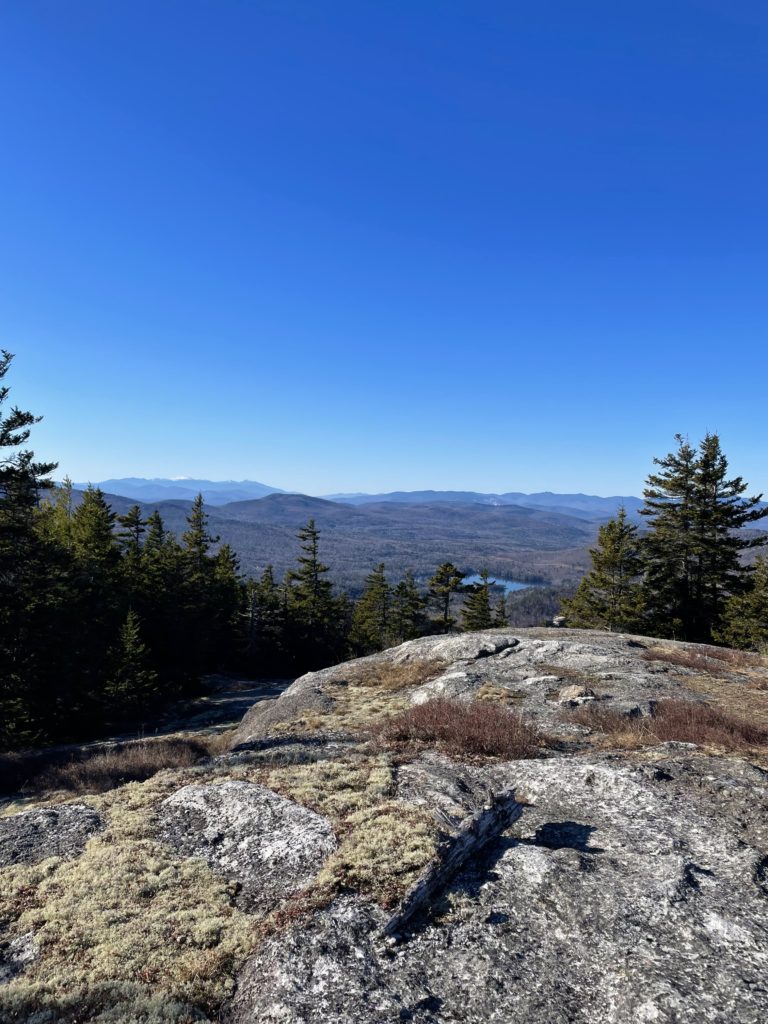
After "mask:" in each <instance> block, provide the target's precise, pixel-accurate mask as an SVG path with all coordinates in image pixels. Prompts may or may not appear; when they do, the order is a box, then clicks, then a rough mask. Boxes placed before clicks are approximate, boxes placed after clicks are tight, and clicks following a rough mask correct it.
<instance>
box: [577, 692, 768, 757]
mask: <svg viewBox="0 0 768 1024" xmlns="http://www.w3.org/2000/svg"><path fill="white" fill-rule="evenodd" d="M568 719H569V721H571V722H576V723H577V724H579V725H585V726H587V727H589V728H590V729H593V730H595V731H596V732H601V733H605V734H606V735H608V736H614V737H616V736H622V737H624V738H626V739H629V740H634V741H635V742H638V743H640V744H642V745H648V744H650V745H654V744H656V743H666V742H668V741H677V742H680V743H696V744H698V745H699V746H713V747H724V748H725V749H727V750H743V749H749V748H754V747H762V746H766V745H768V729H766V728H765V727H763V726H760V725H754V724H753V723H752V722H747V721H745V720H744V719H743V718H737V717H736V716H735V715H731V714H729V713H728V712H727V711H723V710H722V709H721V708H717V707H712V706H711V705H709V704H702V703H700V702H698V701H691V700H672V699H669V700H661V701H659V702H658V704H657V705H656V707H655V708H654V711H653V714H651V715H650V716H648V717H636V718H631V717H628V716H627V715H622V714H621V713H619V712H617V711H611V710H609V709H607V708H596V707H582V708H578V709H576V710H575V711H572V712H570V713H569V714H568Z"/></svg>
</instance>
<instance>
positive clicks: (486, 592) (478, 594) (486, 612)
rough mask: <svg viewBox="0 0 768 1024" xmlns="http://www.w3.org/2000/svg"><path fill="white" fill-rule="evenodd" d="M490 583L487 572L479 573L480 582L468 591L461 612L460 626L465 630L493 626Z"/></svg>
mask: <svg viewBox="0 0 768 1024" xmlns="http://www.w3.org/2000/svg"><path fill="white" fill-rule="evenodd" d="M490 587H491V583H490V581H489V579H488V570H487V569H483V570H482V571H481V573H480V582H479V583H476V584H475V585H474V586H473V587H472V588H471V589H470V590H469V594H468V596H467V598H466V600H465V602H464V607H463V608H462V611H461V618H462V624H463V626H464V629H466V630H475V629H490V628H491V626H493V624H494V616H493V612H492V611H491V592H490Z"/></svg>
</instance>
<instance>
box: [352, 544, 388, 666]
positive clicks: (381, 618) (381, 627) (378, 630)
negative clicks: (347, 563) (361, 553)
mask: <svg viewBox="0 0 768 1024" xmlns="http://www.w3.org/2000/svg"><path fill="white" fill-rule="evenodd" d="M391 606H392V590H391V588H390V586H389V584H388V583H387V578H386V575H385V572H384V563H383V562H381V563H380V564H379V565H377V566H376V568H375V569H374V570H373V571H372V572H371V573H369V574H368V576H367V577H366V580H365V590H364V591H363V593H362V595H361V596H360V599H359V600H358V601H357V603H356V604H355V608H354V611H353V613H352V631H351V634H350V638H349V639H350V645H351V647H352V650H353V652H354V653H355V654H358V655H363V654H373V653H375V652H376V651H383V650H384V648H385V647H388V646H389V642H390V638H391V625H390V614H391Z"/></svg>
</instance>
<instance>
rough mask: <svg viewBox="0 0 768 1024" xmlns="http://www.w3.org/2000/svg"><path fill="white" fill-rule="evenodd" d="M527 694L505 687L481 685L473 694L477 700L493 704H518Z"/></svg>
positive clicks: (490, 684)
mask: <svg viewBox="0 0 768 1024" xmlns="http://www.w3.org/2000/svg"><path fill="white" fill-rule="evenodd" d="M527 696H528V694H527V693H526V692H525V690H509V689H507V687H506V686H494V685H493V683H483V685H482V686H481V687H480V689H479V690H478V691H477V693H476V694H475V698H476V699H477V700H488V701H491V702H492V703H495V704H519V703H520V702H521V701H524V700H525V698H526V697H527Z"/></svg>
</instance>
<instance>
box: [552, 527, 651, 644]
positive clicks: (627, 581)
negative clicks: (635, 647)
mask: <svg viewBox="0 0 768 1024" xmlns="http://www.w3.org/2000/svg"><path fill="white" fill-rule="evenodd" d="M589 553H590V555H591V557H592V568H591V570H590V571H589V572H588V573H587V575H586V576H585V577H584V578H583V579H582V581H581V583H580V584H579V586H578V589H577V590H576V593H575V594H574V596H573V597H572V598H568V599H566V600H564V601H563V603H562V610H563V614H564V615H566V616H567V619H568V624H569V625H572V626H577V627H581V628H586V629H607V630H610V631H611V632H613V631H615V630H623V631H625V632H631V631H633V630H636V629H638V628H639V627H640V621H641V613H642V588H641V583H640V574H641V572H642V561H641V558H640V539H639V537H638V529H637V527H636V526H635V525H634V524H633V523H630V522H629V521H628V520H627V514H626V511H625V510H624V508H620V509H619V512H618V515H617V517H616V518H615V519H612V520H611V521H610V522H608V523H605V524H604V525H603V526H601V527H600V529H599V531H598V534H597V547H594V548H591V549H590V552H589Z"/></svg>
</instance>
